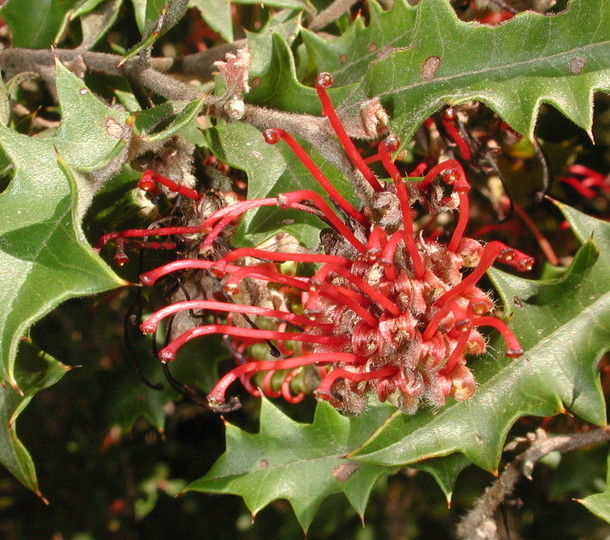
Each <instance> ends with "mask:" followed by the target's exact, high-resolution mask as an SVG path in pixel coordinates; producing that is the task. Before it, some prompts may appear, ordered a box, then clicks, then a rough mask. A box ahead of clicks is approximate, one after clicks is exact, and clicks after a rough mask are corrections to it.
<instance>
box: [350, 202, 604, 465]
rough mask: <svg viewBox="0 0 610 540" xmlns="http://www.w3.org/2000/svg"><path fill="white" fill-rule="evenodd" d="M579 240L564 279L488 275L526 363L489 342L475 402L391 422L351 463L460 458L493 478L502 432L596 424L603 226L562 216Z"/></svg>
mask: <svg viewBox="0 0 610 540" xmlns="http://www.w3.org/2000/svg"><path fill="white" fill-rule="evenodd" d="M561 209H562V211H563V212H564V214H565V216H566V218H567V219H568V221H569V222H570V224H571V225H572V227H573V228H574V231H575V232H576V233H577V235H578V236H579V238H581V239H585V238H589V237H591V235H592V240H590V241H587V242H585V244H584V245H583V246H582V247H581V249H580V250H579V251H578V253H577V255H576V257H575V258H574V261H573V263H572V265H571V267H570V268H569V270H568V271H567V272H566V274H565V275H564V276H562V277H561V278H560V279H557V280H555V281H546V282H536V281H529V280H525V279H522V278H519V277H516V276H513V275H510V274H506V273H503V272H500V271H498V270H493V271H491V272H490V277H491V278H492V281H493V282H494V284H495V286H496V289H497V290H498V292H499V293H500V295H501V296H502V298H503V300H504V303H505V305H507V306H508V305H510V306H511V308H510V309H512V310H513V314H512V318H511V320H510V325H511V328H512V329H513V331H514V332H515V334H516V335H517V336H518V337H519V340H520V342H521V345H522V346H523V349H524V351H525V354H524V355H523V356H522V357H520V358H518V359H514V360H511V359H507V358H505V357H504V356H503V350H504V344H502V343H501V340H498V339H495V340H494V341H493V342H492V343H491V345H490V347H489V350H490V351H492V352H491V353H490V354H488V355H487V356H486V357H485V358H482V359H480V360H478V361H476V362H473V373H474V374H475V377H476V379H477V382H478V387H477V390H476V392H475V394H474V396H473V397H472V398H471V399H469V400H467V401H465V402H461V403H456V402H454V403H449V404H448V405H447V406H445V407H443V408H442V409H440V410H439V411H436V412H435V411H422V412H420V413H418V414H416V415H414V416H413V417H408V416H405V415H403V414H401V413H395V414H394V415H393V417H392V418H390V419H388V421H387V422H386V423H385V425H384V426H382V427H381V428H380V429H379V430H377V431H376V433H375V435H374V437H372V438H371V439H370V440H369V441H367V442H366V443H365V444H364V445H363V447H362V448H360V449H359V450H358V451H357V452H355V453H354V454H353V457H356V458H357V459H362V460H363V461H365V462H368V463H375V464H384V465H388V466H389V465H405V464H408V463H412V462H418V461H422V460H425V459H428V458H430V457H437V456H446V455H449V454H452V453H454V452H461V453H463V454H464V455H465V456H466V457H467V458H468V459H469V460H471V461H472V462H473V463H475V464H477V465H479V466H480V467H482V468H485V469H488V470H491V471H494V470H495V468H496V466H497V463H498V460H499V458H500V454H501V451H502V446H503V443H504V440H505V438H506V435H507V433H508V430H509V429H510V427H511V426H512V425H513V423H514V422H515V421H516V420H517V419H518V418H520V417H522V416H525V415H535V416H551V415H555V414H559V413H562V412H565V410H566V409H568V410H569V411H571V412H572V413H574V414H576V415H578V416H581V417H582V418H584V419H585V420H587V421H589V422H592V423H594V424H597V425H605V423H606V408H605V402H604V396H603V392H602V390H601V385H600V381H599V373H598V370H597V362H598V361H599V359H600V357H601V356H602V354H603V353H604V352H605V351H607V350H608V349H609V348H610V224H608V223H606V222H603V221H599V220H597V219H594V218H591V217H588V216H585V215H584V214H581V213H579V212H577V211H576V210H573V209H568V208H567V207H565V206H562V207H561Z"/></svg>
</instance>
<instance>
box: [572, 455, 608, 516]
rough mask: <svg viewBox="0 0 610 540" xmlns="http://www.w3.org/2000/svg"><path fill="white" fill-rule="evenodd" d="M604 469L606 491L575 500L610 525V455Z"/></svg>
mask: <svg viewBox="0 0 610 540" xmlns="http://www.w3.org/2000/svg"><path fill="white" fill-rule="evenodd" d="M606 467H607V469H606V490H605V491H604V492H603V493H596V494H595V495H589V496H588V497H585V498H584V499H577V500H578V502H579V503H581V504H583V505H584V506H586V507H587V508H588V509H589V510H590V511H591V512H593V513H594V514H595V515H596V516H597V517H600V518H601V519H603V520H605V521H607V522H608V523H610V454H608V463H607V465H606Z"/></svg>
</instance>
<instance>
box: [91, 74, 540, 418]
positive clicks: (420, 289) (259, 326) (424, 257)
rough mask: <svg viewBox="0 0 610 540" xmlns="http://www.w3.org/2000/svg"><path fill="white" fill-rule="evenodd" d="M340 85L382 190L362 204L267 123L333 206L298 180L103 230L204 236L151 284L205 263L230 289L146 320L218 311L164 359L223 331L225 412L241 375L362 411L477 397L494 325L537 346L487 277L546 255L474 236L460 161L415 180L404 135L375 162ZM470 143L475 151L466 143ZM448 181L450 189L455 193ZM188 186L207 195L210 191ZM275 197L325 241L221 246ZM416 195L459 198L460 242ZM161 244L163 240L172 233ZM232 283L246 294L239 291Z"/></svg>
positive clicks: (374, 185) (275, 392) (220, 406)
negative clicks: (475, 371)
mask: <svg viewBox="0 0 610 540" xmlns="http://www.w3.org/2000/svg"><path fill="white" fill-rule="evenodd" d="M331 84H332V78H331V76H330V75H329V74H321V75H320V76H319V77H318V81H317V85H316V88H317V91H318V95H319V97H320V101H321V103H322V107H323V112H324V115H325V116H326V117H327V118H328V119H329V122H330V124H331V126H332V128H333V129H334V131H335V133H336V135H337V137H338V139H339V141H340V143H341V144H342V145H343V147H344V149H345V152H346V154H347V155H348V157H349V158H350V160H351V161H352V163H353V165H354V167H355V169H357V171H358V173H357V174H359V175H362V177H363V178H364V180H366V182H367V183H368V185H369V186H370V188H371V191H372V192H373V195H372V196H371V197H370V199H369V200H367V201H364V202H363V204H362V205H361V207H355V206H353V205H352V204H351V203H350V202H349V201H348V200H347V199H346V198H345V197H343V196H342V195H341V193H339V191H338V190H337V189H336V188H335V187H334V186H333V185H332V184H331V183H330V181H329V180H328V179H327V178H326V177H325V175H324V174H323V173H322V171H321V170H320V169H319V168H318V167H317V166H316V164H315V163H314V162H313V161H312V160H311V158H310V157H309V156H308V155H307V154H306V153H305V151H304V150H303V149H302V148H301V146H300V145H299V144H298V143H297V142H296V140H294V139H293V138H292V137H291V136H290V135H289V134H288V133H286V132H285V131H283V130H281V129H269V130H267V131H265V132H264V134H263V135H264V137H265V140H266V141H267V142H268V143H269V144H287V145H288V146H289V147H290V148H291V149H292V151H293V152H294V154H295V155H296V156H297V157H298V158H299V159H300V161H301V162H302V163H303V165H304V166H305V167H306V168H307V169H308V170H309V172H310V173H311V175H312V176H313V177H314V178H315V179H316V181H317V182H318V183H319V185H320V187H321V188H322V189H323V191H324V192H325V193H326V195H327V197H328V199H330V201H331V204H329V202H328V200H327V199H326V198H325V197H323V196H321V195H320V194H319V193H317V192H315V191H312V190H298V191H292V192H287V193H283V194H281V195H279V196H277V197H269V198H263V199H254V200H240V201H236V202H234V203H232V204H229V205H227V206H225V207H223V208H220V209H218V210H216V211H214V212H213V213H211V215H209V216H208V217H207V218H205V219H204V220H203V221H201V222H200V223H199V224H197V225H195V226H187V227H168V228H166V229H156V230H154V231H151V230H148V229H146V230H141V231H140V230H130V231H123V232H119V233H110V234H109V235H106V236H105V237H103V238H102V239H101V241H100V246H101V245H102V244H104V243H106V242H108V241H110V240H116V241H118V244H117V247H119V246H122V244H121V242H125V241H127V239H129V238H133V237H148V236H152V235H153V234H154V235H159V236H163V235H194V234H197V235H201V237H202V242H201V244H200V246H199V249H198V253H197V256H196V257H195V258H185V259H180V260H176V261H173V262H170V263H168V264H166V265H164V266H161V267H159V268H156V269H154V270H152V271H149V272H146V273H144V274H142V275H141V282H142V284H144V285H147V286H152V285H154V284H155V283H156V282H157V281H158V280H159V279H161V278H163V277H165V276H169V275H174V276H175V275H180V274H179V273H188V272H195V271H196V273H195V274H194V275H201V271H203V272H207V273H209V275H212V276H214V277H215V278H216V279H218V280H219V282H220V283H221V284H222V288H223V290H224V296H222V295H220V296H218V295H217V297H213V296H212V297H209V298H204V299H187V300H182V301H176V302H173V303H171V304H169V305H167V306H165V307H163V308H162V309H160V310H159V311H157V312H156V313H154V314H152V315H151V316H150V317H149V318H148V319H146V320H145V321H144V322H143V323H142V325H141V329H142V331H143V332H145V333H151V332H155V331H156V330H157V327H158V325H159V323H160V322H161V321H162V320H164V319H165V318H167V317H170V316H173V315H175V314H177V313H180V312H185V311H187V310H205V311H206V312H209V313H210V314H212V315H211V316H210V319H209V321H210V324H203V325H199V326H193V327H191V328H189V329H188V330H186V331H184V332H182V333H181V334H180V335H178V336H177V337H175V338H174V339H172V340H171V341H170V342H169V343H168V344H167V345H166V346H165V347H164V348H163V349H162V350H160V351H159V358H160V359H161V360H162V361H163V362H171V361H173V360H174V359H175V358H176V356H177V354H178V351H179V350H180V348H181V347H182V346H183V345H184V344H185V343H187V342H189V341H191V340H193V339H195V338H198V337H201V336H205V335H210V334H221V335H223V336H224V337H225V340H226V341H227V342H228V343H229V344H230V349H231V351H232V353H233V356H234V358H235V361H236V364H237V365H236V367H234V368H233V369H231V370H230V371H229V372H228V373H226V374H225V375H224V376H223V377H222V378H221V379H220V380H219V382H218V383H217V384H216V386H215V387H214V388H213V390H212V391H211V392H210V393H209V395H208V397H207V401H208V404H209V406H210V407H211V408H213V409H216V410H221V411H222V410H227V409H228V408H230V407H232V406H233V405H234V401H231V400H228V399H227V390H228V389H229V387H230V386H231V385H232V383H233V382H235V381H236V380H237V379H240V380H241V382H242V384H243V385H244V387H245V388H247V389H248V390H249V391H250V392H251V393H253V394H255V395H258V394H260V393H261V392H262V393H265V394H267V395H271V396H283V397H284V398H285V399H287V400H288V401H291V402H297V401H299V400H301V399H302V398H303V396H304V394H305V392H307V391H311V389H312V388H314V389H315V395H316V397H317V398H318V399H324V400H328V401H329V402H330V403H331V404H332V405H333V406H335V407H337V408H338V409H340V410H342V411H344V412H345V413H347V414H358V413H360V412H362V411H363V410H364V409H365V408H366V404H367V396H368V395H369V394H370V393H372V392H375V393H376V394H377V397H378V398H379V399H380V400H381V401H388V400H389V401H391V402H393V403H395V404H396V405H397V406H398V407H399V408H400V409H401V410H403V411H404V412H406V413H414V412H415V411H416V410H417V409H418V407H419V406H420V405H422V404H429V405H432V406H440V405H442V404H443V403H445V400H446V398H447V397H449V396H451V397H453V398H455V399H456V400H465V399H468V398H469V397H470V396H472V394H473V393H474V391H475V387H476V382H475V379H474V377H473V375H472V373H471V371H470V369H469V368H468V366H467V360H466V358H467V356H469V355H480V354H482V353H483V352H484V351H485V348H486V342H485V338H484V336H483V334H481V332H480V330H479V329H480V328H481V327H486V326H487V327H492V328H494V329H496V330H497V331H499V332H500V333H501V335H502V336H503V338H504V339H505V341H506V355H507V356H510V357H518V356H520V355H521V354H522V352H523V351H522V349H521V347H520V345H519V342H518V340H517V338H516V337H515V336H514V334H513V333H512V332H511V330H510V329H509V328H508V326H507V325H506V324H505V323H504V322H503V321H502V320H501V319H500V318H498V317H497V316H495V315H494V303H493V300H492V299H491V298H490V296H489V294H488V293H486V292H484V291H483V290H481V289H480V288H479V287H477V282H478V281H479V280H480V279H481V277H482V276H483V275H484V274H485V272H486V271H487V269H488V268H489V267H490V266H491V265H492V264H493V263H494V262H495V261H496V260H497V261H500V262H503V263H506V264H509V265H511V266H513V267H514V268H516V269H518V270H520V271H524V270H529V269H530V268H531V267H532V264H533V259H532V258H531V257H529V256H527V255H525V254H523V253H521V252H519V251H517V250H515V249H512V248H509V247H508V246H506V245H504V244H502V243H500V242H496V241H492V242H489V243H487V244H483V243H481V242H479V241H478V240H474V239H471V238H467V237H465V236H464V232H465V230H466V227H467V224H468V218H469V190H470V185H469V183H468V181H467V179H466V176H465V174H464V170H463V168H462V166H461V165H460V163H459V162H458V161H457V160H454V159H450V160H447V161H444V162H442V163H440V164H437V165H435V166H434V167H432V168H431V169H430V170H429V171H428V172H427V174H426V175H425V176H424V177H423V179H421V180H419V181H409V182H406V181H405V179H404V178H403V176H402V174H401V172H400V171H399V169H398V168H397V166H396V165H395V163H394V161H393V158H392V154H393V152H395V151H396V150H398V149H399V146H400V141H399V139H398V137H396V136H393V135H390V136H388V137H387V138H386V139H385V140H383V141H382V142H380V143H379V145H378V151H377V152H378V153H377V154H376V155H375V156H373V157H370V158H367V159H366V160H365V159H364V158H363V157H362V156H361V155H360V153H359V152H358V151H357V149H356V147H355V146H354V144H353V142H352V141H351V139H350V138H349V137H348V135H347V133H346V131H345V128H344V127H343V125H342V123H341V121H340V119H339V117H338V116H337V113H336V111H335V109H334V108H333V105H332V103H331V101H330V99H329V96H328V95H327V93H326V89H327V88H328V87H329V86H330V85H331ZM450 120H451V118H450V117H447V118H446V121H447V122H449V121H450ZM460 150H461V153H462V154H464V153H465V152H466V148H460ZM375 161H380V162H381V165H382V166H383V168H384V169H385V171H387V174H388V175H389V177H390V178H391V182H387V183H385V182H380V179H379V178H378V177H377V175H375V174H374V172H373V171H372V170H371V168H370V167H369V165H370V164H371V163H373V162H375ZM437 178H440V182H437V181H436V180H437ZM145 180H146V181H144V179H143V180H142V183H143V185H142V188H144V189H153V188H154V182H161V183H165V186H166V187H169V188H170V189H172V188H171V187H170V184H168V183H167V182H165V180H163V181H162V180H161V179H160V178H159V176H158V175H155V174H153V173H151V172H147V173H146V174H145ZM443 189H444V190H445V191H450V194H449V195H448V196H444V197H443V193H442V192H443ZM175 191H178V190H177V189H175ZM179 192H180V193H181V194H182V195H184V196H186V197H189V198H191V199H193V200H194V201H198V199H199V195H198V194H197V193H190V192H188V191H186V190H184V189H182V190H180V191H179ZM439 194H440V195H439ZM417 203H419V205H417ZM263 206H279V207H281V208H287V209H288V208H289V209H297V210H300V211H303V212H308V213H311V214H314V215H316V216H317V217H319V218H320V219H322V220H323V221H324V222H325V223H326V224H327V225H328V229H326V230H325V231H324V232H323V237H322V240H321V243H320V246H321V247H320V249H319V250H318V251H317V252H311V251H309V250H305V249H304V248H300V247H298V248H293V249H290V250H288V252H283V251H277V250H271V249H262V248H236V249H231V250H229V251H228V252H226V253H225V254H224V255H223V256H219V255H218V254H217V251H218V250H217V249H215V245H216V242H217V240H218V238H219V236H220V235H222V234H224V233H225V232H226V231H227V229H228V228H229V227H231V226H232V225H234V223H235V222H236V221H238V220H239V219H240V217H241V216H242V215H243V214H244V213H245V212H247V211H249V210H251V209H253V208H260V207H263ZM416 206H419V207H422V208H426V210H427V213H428V214H430V215H431V216H432V217H434V216H436V215H437V214H439V213H441V212H445V211H447V209H456V210H457V217H456V219H455V220H454V221H455V224H454V226H453V231H452V233H451V235H450V237H449V238H448V240H447V242H446V243H443V242H442V241H440V240H439V238H438V237H435V236H433V235H430V236H428V237H426V236H425V235H424V232H423V231H421V230H417V223H418V222H419V216H415V217H414V207H416ZM141 243H142V244H144V245H148V247H156V246H155V245H153V244H154V243H149V244H146V243H145V242H144V243H143V242H141ZM158 244H160V247H163V245H162V244H163V243H162V242H159V243H158ZM287 262H290V263H294V264H293V268H297V269H300V268H303V267H304V266H303V265H301V264H300V263H311V264H310V265H307V266H309V267H311V265H314V268H315V270H314V271H313V272H310V273H309V274H310V275H300V274H299V272H296V273H289V272H286V271H283V270H282V269H283V268H284V266H283V263H287ZM465 269H470V270H469V271H468V272H464V270H465ZM303 273H304V272H303ZM253 283H255V284H257V287H259V288H261V287H263V288H264V290H265V291H266V294H263V295H259V296H258V299H257V300H256V301H254V302H240V301H239V299H242V298H251V295H248V294H247V291H248V290H249V289H250V288H251V287H252V284H253ZM227 294H228V295H231V296H232V297H233V298H235V299H236V301H230V300H231V298H228V296H227Z"/></svg>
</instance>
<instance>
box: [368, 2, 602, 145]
mask: <svg viewBox="0 0 610 540" xmlns="http://www.w3.org/2000/svg"><path fill="white" fill-rule="evenodd" d="M609 11H610V0H600V1H599V2H596V3H595V6H593V5H592V4H591V2H587V1H585V0H574V1H573V2H571V3H570V5H569V8H568V9H567V10H566V11H565V12H562V13H560V14H557V15H553V16H546V15H541V14H538V13H534V12H524V13H521V14H519V15H518V16H516V17H514V18H513V19H512V20H510V21H507V22H506V23H505V24H502V25H500V26H497V27H493V28H491V27H487V26H484V25H479V24H473V23H464V22H461V21H459V20H458V18H457V16H456V15H455V12H454V11H453V9H452V8H451V6H450V5H449V3H448V2H446V1H444V0H427V1H426V2H421V3H420V4H419V6H418V8H417V18H416V22H415V28H414V32H413V40H412V42H411V46H410V47H408V48H401V49H398V50H394V51H392V52H391V53H390V54H387V55H385V56H384V57H383V58H381V59H379V60H377V61H376V62H373V64H371V66H370V69H369V70H368V71H367V77H366V79H365V80H364V81H363V83H362V87H361V90H360V91H363V92H364V93H366V94H367V95H370V96H380V97H381V100H382V103H384V104H386V105H387V107H388V109H389V110H390V111H391V115H392V119H393V121H392V124H393V128H394V129H395V130H397V131H398V132H400V133H401V135H403V136H407V135H410V134H412V133H414V132H415V130H416V129H417V127H418V126H419V125H420V124H421V122H423V120H424V119H425V118H426V117H427V116H429V115H430V114H432V113H433V112H434V111H436V110H437V109H439V108H440V107H441V106H442V105H443V103H446V102H453V103H457V102H465V101H470V100H477V101H482V102H484V103H486V104H487V105H489V107H491V109H493V110H494V111H495V112H496V113H498V115H499V116H500V117H501V118H502V119H503V120H505V121H506V122H508V123H509V124H510V125H511V126H512V127H513V128H514V129H516V130H517V131H519V132H521V133H524V134H527V135H530V136H531V135H532V133H533V131H534V126H535V123H536V117H537V114H538V108H539V106H540V104H541V103H542V102H547V103H550V104H551V105H553V106H554V107H556V108H557V109H558V110H559V111H561V112H562V113H563V114H565V115H566V116H567V117H568V118H569V119H570V120H572V121H573V122H574V123H575V124H577V125H578V126H580V127H582V128H583V129H584V130H586V131H587V132H590V129H591V123H592V118H593V92H594V91H595V90H604V91H610V62H609V60H608V59H609V58H610V18H609V17H607V16H605V14H607V13H608V12H609ZM437 64H438V65H437ZM396 74H400V76H398V77H397V76H396Z"/></svg>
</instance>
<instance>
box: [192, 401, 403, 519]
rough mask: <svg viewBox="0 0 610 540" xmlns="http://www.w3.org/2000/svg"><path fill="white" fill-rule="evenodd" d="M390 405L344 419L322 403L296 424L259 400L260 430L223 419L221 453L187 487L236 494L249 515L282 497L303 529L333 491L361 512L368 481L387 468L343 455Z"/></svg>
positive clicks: (390, 470) (374, 478)
mask: <svg viewBox="0 0 610 540" xmlns="http://www.w3.org/2000/svg"><path fill="white" fill-rule="evenodd" d="M390 410H391V408H389V407H385V406H384V407H375V408H372V409H370V410H369V411H367V412H366V413H365V414H363V415H361V416H359V417H356V418H347V417H345V416H342V415H341V414H340V413H339V412H337V411H336V410H335V409H333V408H332V407H331V406H330V405H328V404H327V403H324V402H322V403H318V405H317V408H316V413H315V417H314V420H313V423H312V424H300V423H298V422H295V421H293V420H291V419H290V418H288V417H287V416H286V415H285V414H283V413H282V412H281V411H280V410H279V409H277V408H276V407H275V406H274V405H272V404H271V403H270V402H269V401H267V400H263V403H262V410H261V420H260V431H259V433H257V434H250V433H247V432H245V431H243V430H241V429H239V428H238V427H235V426H233V425H231V424H227V432H226V433H227V435H226V436H227V450H226V452H225V453H224V454H223V455H222V456H221V457H220V458H219V460H218V461H217V462H216V464H215V465H214V466H213V467H212V469H211V470H210V471H209V472H208V473H207V474H206V475H205V476H204V477H203V478H200V479H199V480H196V481H195V482H193V483H192V484H190V485H189V486H188V487H187V490H190V491H203V492H206V493H233V494H237V495H241V496H242V497H243V498H244V500H245V502H246V505H247V506H248V508H249V509H250V511H251V512H252V514H253V515H254V514H256V513H258V512H259V511H260V510H261V509H262V508H264V507H265V506H267V505H268V504H269V503H270V502H271V501H273V500H275V499H287V500H288V501H289V502H290V504H291V505H292V508H293V509H294V512H295V514H296V516H297V519H298V521H299V523H300V524H301V526H302V527H303V529H305V530H307V528H308V527H309V525H310V523H311V521H312V519H313V517H314V515H315V513H316V510H317V509H318V507H319V505H320V503H321V502H322V501H323V500H324V499H325V498H326V497H328V496H329V495H331V494H333V493H344V494H345V496H346V497H347V499H348V500H349V502H350V504H351V505H352V506H353V507H354V508H355V509H356V511H357V512H358V513H359V514H360V515H361V516H362V515H363V513H364V509H365V507H366V503H367V501H368V498H369V495H370V492H371V489H372V487H373V484H374V483H375V482H376V481H377V480H378V479H379V478H380V477H381V476H383V475H384V474H388V473H390V472H392V469H388V468H386V467H379V466H376V465H368V464H363V463H356V462H354V461H352V460H349V459H346V458H345V455H346V454H347V453H349V452H350V451H351V450H353V449H354V448H356V447H357V446H358V445H359V444H360V443H361V442H362V441H364V440H365V439H366V438H367V437H368V436H369V435H370V434H371V432H372V431H373V430H374V429H375V427H376V426H377V425H378V424H379V423H380V421H381V420H382V419H383V418H385V417H386V416H387V415H388V413H389V411H390Z"/></svg>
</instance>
